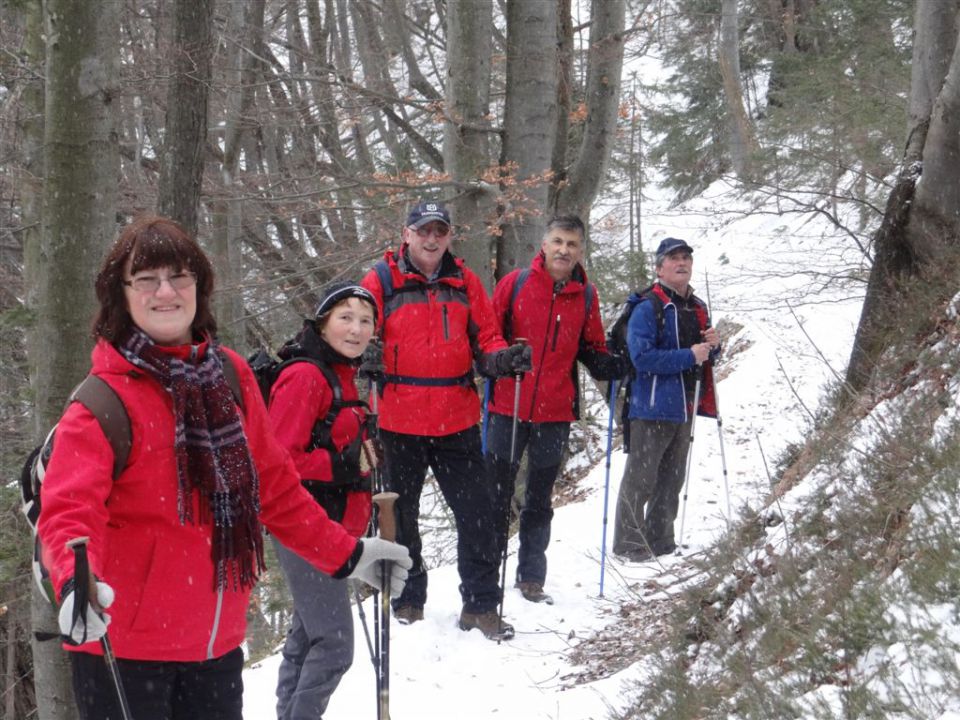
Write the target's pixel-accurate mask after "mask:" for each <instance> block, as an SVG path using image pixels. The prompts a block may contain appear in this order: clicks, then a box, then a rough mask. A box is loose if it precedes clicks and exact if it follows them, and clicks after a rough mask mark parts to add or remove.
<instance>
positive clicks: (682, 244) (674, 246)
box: [657, 237, 693, 262]
mask: <svg viewBox="0 0 960 720" xmlns="http://www.w3.org/2000/svg"><path fill="white" fill-rule="evenodd" d="M674 250H686V251H687V252H688V253H690V254H691V255H692V254H693V248H692V247H690V246H689V245H687V241H686V240H681V239H680V238H674V237H668V238H664V239H663V240H661V241H660V245H659V246H658V247H657V261H658V262H659V261H660V259H661V258H664V257H666V256H667V255H669V254H670V253H672V252H673V251H674Z"/></svg>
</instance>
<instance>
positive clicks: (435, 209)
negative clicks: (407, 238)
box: [407, 201, 450, 228]
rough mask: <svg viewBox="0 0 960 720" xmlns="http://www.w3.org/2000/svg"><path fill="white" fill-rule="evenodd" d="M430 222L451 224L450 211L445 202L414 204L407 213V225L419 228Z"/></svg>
mask: <svg viewBox="0 0 960 720" xmlns="http://www.w3.org/2000/svg"><path fill="white" fill-rule="evenodd" d="M430 222H442V223H443V224H444V225H450V213H449V212H448V211H447V208H446V206H445V205H444V204H443V203H440V202H436V201H430V202H423V203H420V204H419V205H414V206H413V208H411V210H410V214H409V215H407V227H412V228H418V227H422V226H424V225H426V224H427V223H430Z"/></svg>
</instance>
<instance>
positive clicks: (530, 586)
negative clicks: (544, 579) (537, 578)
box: [516, 580, 553, 605]
mask: <svg viewBox="0 0 960 720" xmlns="http://www.w3.org/2000/svg"><path fill="white" fill-rule="evenodd" d="M516 587H517V588H518V589H519V590H520V594H521V595H523V599H524V600H527V601H528V602H532V603H546V604H547V605H553V598H552V597H550V596H549V595H547V594H546V593H545V592H544V591H543V583H538V582H532V581H529V580H524V581H520V582H517V584H516Z"/></svg>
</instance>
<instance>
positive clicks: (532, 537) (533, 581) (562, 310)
mask: <svg viewBox="0 0 960 720" xmlns="http://www.w3.org/2000/svg"><path fill="white" fill-rule="evenodd" d="M583 241H584V227H583V221H582V220H580V218H579V217H577V216H576V215H566V216H560V217H556V218H554V219H553V220H551V221H550V222H549V224H548V225H547V230H546V233H545V234H544V236H543V242H542V243H541V245H540V252H539V253H538V254H537V256H536V257H535V258H534V259H533V261H532V262H531V263H530V267H529V268H528V269H524V270H514V271H513V272H511V273H510V274H509V275H507V276H506V277H504V278H503V279H502V280H500V282H499V283H498V284H497V287H496V289H495V290H494V293H493V307H494V312H495V313H496V315H497V322H498V325H499V327H500V328H502V330H503V336H504V337H505V338H525V339H526V340H527V342H529V343H530V346H531V347H532V349H533V371H532V372H530V373H529V374H527V375H526V376H525V377H524V378H523V380H522V382H521V384H520V405H519V412H518V421H519V423H518V427H517V442H516V457H515V458H514V463H513V465H512V466H511V464H510V446H511V443H512V438H513V433H512V421H513V412H514V398H515V388H516V380H515V379H514V378H513V377H505V378H502V379H501V380H499V381H497V384H496V385H495V387H494V390H493V395H492V398H491V400H490V405H489V409H490V420H489V427H488V430H487V458H486V461H487V469H488V472H489V474H490V476H491V482H492V483H493V484H494V486H495V487H496V491H497V503H496V509H495V512H496V513H497V515H496V517H497V522H498V529H497V533H498V537H499V539H500V542H501V543H503V544H501V552H502V551H503V549H504V547H505V545H504V544H505V543H506V540H507V529H508V522H509V512H510V501H511V498H512V497H513V492H514V480H515V478H516V474H517V469H518V467H519V464H520V457H521V456H522V455H523V451H524V448H526V450H527V465H528V472H527V482H526V491H525V494H524V501H523V507H522V509H521V511H520V551H519V556H518V560H517V576H516V577H517V587H518V588H519V589H520V592H521V593H522V594H523V597H524V598H526V599H527V600H529V601H531V602H545V603H549V604H552V603H553V599H552V598H551V597H550V596H549V595H547V594H546V593H544V591H543V584H544V581H545V579H546V576H547V556H546V550H547V545H548V544H549V542H550V521H551V519H552V518H553V509H552V507H551V497H552V494H553V484H554V481H555V480H556V478H557V473H558V472H559V470H560V463H561V459H562V456H563V451H564V448H565V447H566V442H567V435H568V434H569V432H570V422H571V421H572V420H574V419H576V417H577V416H578V410H579V408H578V403H577V400H578V395H579V393H578V388H577V360H580V361H581V362H583V363H584V364H585V365H586V366H587V370H588V371H589V372H590V374H591V375H592V376H593V377H594V378H596V379H598V380H609V379H611V378H614V377H619V376H620V374H621V370H622V366H623V365H624V362H623V361H622V360H621V359H620V358H619V357H617V356H614V355H611V354H610V353H609V352H608V351H607V347H606V343H605V341H604V332H603V325H602V323H601V321H600V308H599V298H598V297H597V289H596V287H594V285H593V284H591V283H590V282H588V280H587V276H586V273H585V272H584V269H583V266H582V265H581V264H580V260H581V259H582V257H583Z"/></svg>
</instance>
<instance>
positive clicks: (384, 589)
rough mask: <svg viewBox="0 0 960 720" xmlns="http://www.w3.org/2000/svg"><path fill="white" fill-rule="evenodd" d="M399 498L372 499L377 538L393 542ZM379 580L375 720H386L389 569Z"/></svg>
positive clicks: (380, 495) (382, 494)
mask: <svg viewBox="0 0 960 720" xmlns="http://www.w3.org/2000/svg"><path fill="white" fill-rule="evenodd" d="M398 497H400V496H399V495H397V493H395V492H380V493H377V494H376V495H374V496H373V502H374V503H375V504H376V506H377V517H378V519H379V524H380V538H381V539H383V540H389V541H390V542H396V540H397V516H396V510H395V509H394V503H396V502H397V498H398ZM380 572H381V576H380V577H381V579H380V696H379V698H378V700H379V703H378V705H377V717H378V718H379V720H390V567H389V564H388V563H387V562H384V563H383V567H382V568H381V571H380Z"/></svg>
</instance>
